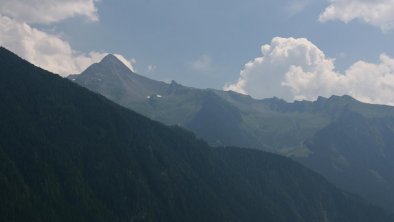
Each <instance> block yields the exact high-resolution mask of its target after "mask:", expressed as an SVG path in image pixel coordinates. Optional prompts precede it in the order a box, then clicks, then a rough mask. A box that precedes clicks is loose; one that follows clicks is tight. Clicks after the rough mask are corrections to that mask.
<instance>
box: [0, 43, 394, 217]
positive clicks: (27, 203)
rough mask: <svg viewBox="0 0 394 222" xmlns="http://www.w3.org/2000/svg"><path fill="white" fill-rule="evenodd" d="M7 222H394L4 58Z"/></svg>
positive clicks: (312, 180)
mask: <svg viewBox="0 0 394 222" xmlns="http://www.w3.org/2000/svg"><path fill="white" fill-rule="evenodd" d="M0 110H1V115H0V138H1V139H0V199H1V201H0V221H15V222H16V221H32V222H34V221H275V222H281V221H283V222H285V221H286V222H297V221H300V222H301V221H303V222H309V221H310V222H315V221H332V222H341V221H343V222H352V221H354V222H363V221H365V222H370V221H376V222H379V221H387V222H389V221H393V220H392V219H393V218H389V216H388V215H387V214H386V213H384V212H383V211H382V210H380V209H378V208H375V207H372V206H370V205H368V204H366V203H365V202H363V201H362V200H360V199H359V198H357V197H355V196H353V195H351V194H348V193H345V192H343V191H341V190H339V189H337V188H335V187H334V186H333V185H331V184H330V183H328V182H327V181H326V180H325V179H323V178H322V177H321V176H319V175H317V174H316V173H314V172H312V171H310V170H308V169H306V168H304V167H302V166H301V165H299V164H298V163H296V162H294V161H292V160H289V159H287V158H284V157H280V156H277V155H273V154H268V153H264V152H261V151H254V150H248V149H239V148H211V147H209V146H208V145H207V144H206V143H205V142H203V141H201V140H197V139H196V138H195V137H194V135H193V134H191V133H189V132H187V131H185V130H182V129H180V128H178V127H166V126H164V125H162V124H160V123H157V122H154V121H151V120H149V119H147V118H145V117H143V116H141V115H139V114H136V113H134V112H133V111H129V110H127V109H125V108H122V107H120V106H118V105H116V104H114V103H112V102H110V101H109V100H107V99H105V98H104V97H102V96H100V95H97V94H94V93H92V92H90V91H88V90H86V89H84V88H82V87H80V86H77V85H76V84H74V83H72V82H71V81H68V80H66V79H62V78H61V77H58V76H56V75H53V74H51V73H49V72H46V71H44V70H42V69H40V68H37V67H35V66H33V65H31V64H29V63H27V62H26V61H23V60H21V59H20V58H18V57H17V56H15V55H14V54H12V53H11V52H9V51H7V50H6V49H4V48H0Z"/></svg>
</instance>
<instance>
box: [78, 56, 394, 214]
mask: <svg viewBox="0 0 394 222" xmlns="http://www.w3.org/2000/svg"><path fill="white" fill-rule="evenodd" d="M119 66H122V65H119ZM111 67H112V66H111ZM122 67H123V66H122ZM123 68H124V67H123ZM122 70H123V69H121V68H117V69H114V68H109V67H106V65H105V64H102V63H101V64H99V65H96V64H95V65H92V66H91V67H90V68H88V69H87V70H86V71H84V72H83V73H82V74H81V75H80V76H76V77H75V82H76V83H78V84H80V85H82V86H85V87H87V88H89V89H90V90H92V91H94V92H97V93H100V94H102V95H104V96H106V97H107V98H109V99H111V100H113V101H114V102H116V103H118V104H120V105H123V106H125V107H127V108H130V109H132V110H135V111H137V112H139V113H141V114H143V115H145V116H147V117H149V118H151V119H154V120H158V121H160V122H163V123H165V124H168V125H179V126H182V127H185V128H187V129H189V130H191V131H193V132H194V133H196V135H197V136H198V137H200V138H203V139H204V140H206V141H208V142H209V144H211V145H214V146H223V145H231V146H240V147H250V148H254V149H260V150H265V151H269V152H274V153H279V154H281V155H285V156H289V157H292V158H294V159H295V160H297V161H300V162H301V163H303V164H305V165H306V166H308V167H310V168H312V169H314V170H316V171H318V172H319V173H321V174H322V175H324V176H325V177H327V178H329V179H330V181H332V182H333V183H335V184H336V185H337V186H339V187H341V188H343V189H346V190H348V191H351V192H355V193H357V194H359V195H361V196H363V197H364V198H366V199H368V200H370V201H373V202H374V203H376V204H379V205H380V206H382V207H385V208H386V209H389V210H390V211H392V212H394V175H393V173H391V172H394V170H390V171H387V169H394V166H393V163H394V150H393V147H394V142H392V140H391V139H390V138H394V126H393V124H392V122H393V118H394V108H393V107H391V106H383V105H372V104H365V103H361V102H359V101H357V100H355V99H354V98H352V97H350V96H346V95H345V96H331V97H329V98H324V97H319V98H318V99H317V100H316V101H313V102H311V101H295V102H292V103H289V102H286V101H284V100H282V99H279V98H269V99H262V100H256V99H253V98H252V97H250V96H247V95H242V94H238V93H235V92H231V91H228V92H226V91H220V90H211V89H206V90H202V89H195V88H190V87H185V86H182V85H180V84H177V83H176V82H175V81H174V82H172V83H171V84H167V83H163V82H158V81H155V80H151V79H148V78H145V77H143V76H140V75H138V74H135V73H132V72H131V71H130V70H126V71H122ZM104 74H105V75H106V76H107V77H108V78H101V77H100V76H101V75H104ZM121 74H122V75H121ZM118 76H122V77H118ZM123 76H126V77H123ZM98 78H101V80H100V81H98V80H97V79H98ZM353 118H354V119H358V120H360V121H361V123H363V124H364V125H358V126H357V127H356V126H354V127H352V124H355V123H356V121H354V122H349V121H350V120H351V119H353ZM344 124H348V125H349V124H350V125H349V126H348V127H345V125H344ZM334 126H335V127H334ZM342 128H348V131H347V132H342V134H341V135H337V134H336V133H335V132H334V131H333V130H334V129H335V130H339V129H342ZM359 128H360V129H359ZM363 129H365V130H364V132H363ZM323 135H324V136H323ZM333 135H337V136H336V137H334V136H333ZM339 136H341V137H339ZM345 136H346V137H345ZM327 138H330V140H328V139H327ZM357 138H359V139H357ZM323 141H324V142H323ZM360 141H363V143H361V144H360ZM317 144H319V145H317ZM322 144H323V145H322ZM327 144H330V145H331V147H327ZM319 147H326V149H327V150H323V149H321V148H319ZM358 147H360V149H358ZM361 147H362V148H361ZM377 147H378V148H379V149H377ZM349 150H351V151H352V152H354V153H349ZM361 151H362V152H361ZM326 155H328V156H326ZM366 158H370V159H371V160H370V161H365V159H366ZM344 163H347V165H346V164H345V165H343V164H344ZM338 164H339V165H338ZM338 166H340V167H338ZM349 175H351V176H349ZM354 181H358V182H354Z"/></svg>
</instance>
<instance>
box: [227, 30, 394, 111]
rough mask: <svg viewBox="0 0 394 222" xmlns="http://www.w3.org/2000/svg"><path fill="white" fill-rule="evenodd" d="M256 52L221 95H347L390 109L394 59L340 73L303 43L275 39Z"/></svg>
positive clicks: (289, 97) (314, 48)
mask: <svg viewBox="0 0 394 222" xmlns="http://www.w3.org/2000/svg"><path fill="white" fill-rule="evenodd" d="M261 49H262V54H263V55H262V56H261V57H257V58H255V59H254V60H253V61H250V62H249V63H247V64H246V65H245V67H244V69H243V70H242V71H241V73H240V77H239V79H238V81H237V82H235V83H233V84H227V85H226V86H225V87H224V89H225V90H233V91H236V92H240V93H244V94H249V95H251V96H253V97H256V98H268V97H273V96H276V97H280V98H283V99H286V100H288V101H293V100H302V99H305V100H315V99H316V98H317V97H318V96H325V97H329V96H331V95H345V94H346V95H350V96H352V97H354V98H356V99H358V100H361V101H363V102H368V103H378V104H389V105H394V59H393V58H391V57H390V56H388V55H385V54H382V55H381V56H380V59H379V61H378V62H377V63H368V62H365V61H358V62H356V63H354V64H353V65H352V66H351V67H349V68H348V69H347V70H346V71H345V72H343V73H340V72H338V71H336V70H335V63H334V59H330V58H328V57H327V56H326V55H325V54H324V52H322V51H321V50H320V49H319V48H318V47H317V46H316V45H314V44H313V43H311V42H310V41H308V40H307V39H304V38H299V39H295V38H280V37H276V38H274V39H273V40H272V42H271V44H269V45H263V46H262V48H261Z"/></svg>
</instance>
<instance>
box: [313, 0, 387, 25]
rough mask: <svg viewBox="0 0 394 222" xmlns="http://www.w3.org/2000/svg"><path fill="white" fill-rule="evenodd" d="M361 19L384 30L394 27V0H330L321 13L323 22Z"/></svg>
mask: <svg viewBox="0 0 394 222" xmlns="http://www.w3.org/2000/svg"><path fill="white" fill-rule="evenodd" d="M337 19H338V20H340V21H343V22H345V23H348V22H350V21H352V20H355V19H357V20H361V21H363V22H365V23H367V24H370V25H373V26H376V27H379V28H380V29H382V30H383V31H388V30H391V29H393V28H394V0H330V4H329V6H328V7H327V8H326V9H325V10H324V12H323V13H322V14H321V15H320V17H319V20H320V21H321V22H325V21H329V20H337Z"/></svg>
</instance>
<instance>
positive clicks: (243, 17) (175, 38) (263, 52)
mask: <svg viewBox="0 0 394 222" xmlns="http://www.w3.org/2000/svg"><path fill="white" fill-rule="evenodd" d="M393 40H394V0H264V1H262V0H244V1H235V0H199V1H191V0H111V1H109V0H0V44H1V45H2V46H4V47H6V48H8V49H10V50H12V51H14V52H15V53H17V54H18V55H19V56H21V57H23V58H25V59H27V60H28V61H30V62H32V63H34V64H36V65H38V66H40V67H42V68H45V69H48V70H50V71H52V72H55V73H58V74H60V75H61V76H67V75H69V74H78V73H81V72H82V71H83V70H84V69H85V68H87V67H88V66H89V65H91V64H92V63H94V62H98V61H100V60H101V59H102V58H103V57H104V56H105V55H106V54H108V53H112V54H115V55H116V56H117V57H118V58H119V59H120V60H121V61H122V62H123V63H125V64H126V65H127V66H128V67H129V68H130V69H132V70H133V71H135V72H137V73H139V74H141V75H144V76H147V77H149V78H153V79H156V80H161V81H166V82H170V81H171V80H175V81H177V82H179V83H181V84H183V85H186V86H193V87H197V88H215V89H224V90H233V91H237V92H240V93H244V94H249V95H251V96H252V97H254V98H259V99H260V98H267V97H273V96H276V97H279V98H283V99H285V100H287V101H294V100H315V99H316V98H317V97H318V96H324V97H329V96H331V95H344V94H347V95H350V96H353V97H354V98H356V99H358V100H361V101H363V102H368V103H377V104H388V105H394V42H393Z"/></svg>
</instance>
